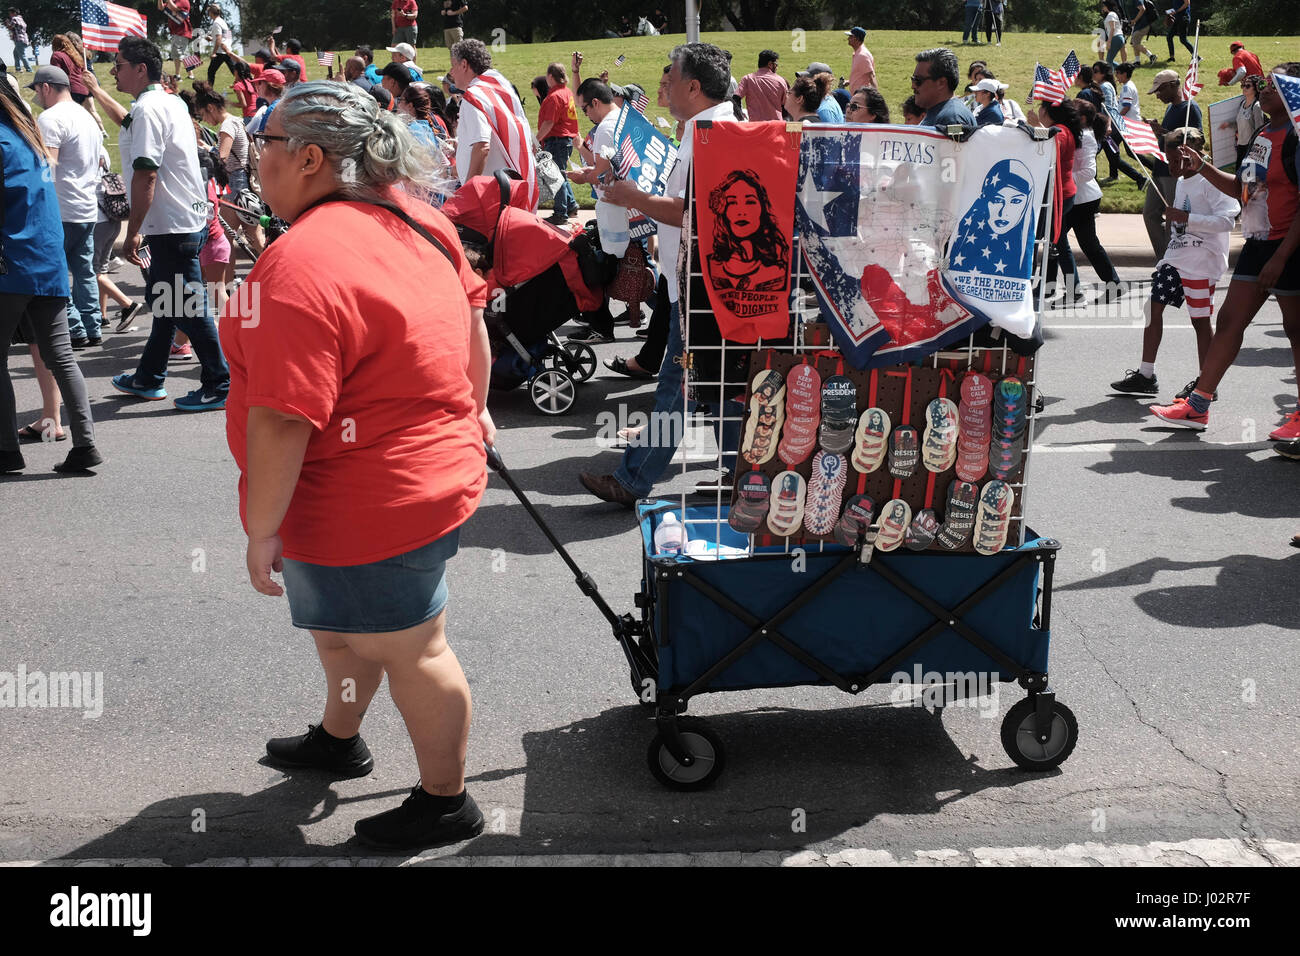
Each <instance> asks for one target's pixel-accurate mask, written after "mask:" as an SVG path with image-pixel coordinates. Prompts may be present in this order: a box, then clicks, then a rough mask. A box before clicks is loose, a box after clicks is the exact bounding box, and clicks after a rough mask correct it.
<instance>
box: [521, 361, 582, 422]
mask: <svg viewBox="0 0 1300 956" xmlns="http://www.w3.org/2000/svg"><path fill="white" fill-rule="evenodd" d="M528 397H529V398H531V399H532V400H533V405H534V406H535V407H536V408H537V410H538V411H539V412H541V413H542V414H543V415H563V414H564V413H565V412H567V411H568V410H569V409H571V408H572V407H573V403H574V401H575V400H576V399H577V397H578V390H577V386H576V385H575V384H574V381H573V377H572V376H571V375H569V373H568V372H566V371H564V369H560V368H544V369H542V370H541V371H540V372H538V373H537V374H536V375H534V376H533V378H532V380H531V381H529V383H528Z"/></svg>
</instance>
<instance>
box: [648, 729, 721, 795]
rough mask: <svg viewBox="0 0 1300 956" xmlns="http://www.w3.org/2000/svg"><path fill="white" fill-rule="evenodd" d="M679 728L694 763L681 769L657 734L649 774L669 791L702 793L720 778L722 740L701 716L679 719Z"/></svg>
mask: <svg viewBox="0 0 1300 956" xmlns="http://www.w3.org/2000/svg"><path fill="white" fill-rule="evenodd" d="M677 729H678V733H679V734H680V735H681V738H682V742H683V743H684V744H685V745H686V747H687V749H688V750H689V751H690V753H691V756H692V757H694V758H695V762H694V763H692V764H691V765H690V766H689V767H685V766H682V765H681V764H680V763H678V762H677V758H676V757H674V756H673V755H672V754H671V753H669V752H668V747H667V745H666V744H665V743H664V738H663V735H662V734H655V737H654V740H652V741H650V750H649V752H648V753H647V754H646V758H647V760H648V762H649V764H650V772H651V773H652V774H654V777H655V779H656V780H658V781H659V782H660V783H662V784H663V785H664V786H665V787H667V788H669V789H670V790H703V789H704V788H705V787H708V786H710V785H712V783H713V782H714V781H715V780H717V779H718V776H719V775H720V774H721V773H722V768H723V767H724V766H725V765H726V751H724V750H723V749H722V740H721V739H719V737H718V735H717V734H715V733H714V732H713V730H712V728H710V727H709V725H708V724H706V723H705V722H704V721H702V720H700V719H699V718H698V717H679V718H678V719H677Z"/></svg>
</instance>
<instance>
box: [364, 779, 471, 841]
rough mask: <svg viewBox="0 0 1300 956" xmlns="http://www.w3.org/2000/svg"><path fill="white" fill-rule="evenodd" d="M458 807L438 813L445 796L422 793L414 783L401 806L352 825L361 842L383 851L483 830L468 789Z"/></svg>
mask: <svg viewBox="0 0 1300 956" xmlns="http://www.w3.org/2000/svg"><path fill="white" fill-rule="evenodd" d="M463 796H464V798H465V801H464V803H462V804H461V805H460V809H458V810H452V811H451V812H448V813H439V812H438V809H437V808H438V807H441V806H445V800H446V798H445V797H434V796H430V795H429V794H427V793H425V791H424V788H423V787H421V786H420V785H419V784H418V783H417V784H416V785H415V786H414V787H412V788H411V795H410V796H409V797H407V798H406V799H405V800H403V801H402V805H401V806H399V807H394V808H393V809H391V810H386V811H384V812H383V813H380V814H376V815H375V816H373V817H366V818H365V819H364V820H358V821H357V823H356V826H355V828H354V829H355V830H356V833H357V836H358V837H360V838H361V840H362V842H364V843H369V844H370V845H371V846H378V847H383V848H384V849H387V850H420V849H426V848H428V847H435V846H446V845H447V844H449V843H459V842H461V841H462V840H468V839H470V838H471V837H476V836H478V835H479V834H480V833H482V832H483V811H482V810H480V809H479V808H478V804H477V803H475V802H474V798H473V797H471V796H470V795H469V793H468V792H465V793H464V794H463Z"/></svg>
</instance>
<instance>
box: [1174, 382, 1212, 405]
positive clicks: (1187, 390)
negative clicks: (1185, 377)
mask: <svg viewBox="0 0 1300 956" xmlns="http://www.w3.org/2000/svg"><path fill="white" fill-rule="evenodd" d="M1198 381H1200V377H1199V376H1198V377H1197V378H1194V379H1192V380H1191V381H1190V382H1188V383H1187V384H1186V385H1184V386H1183V390H1182V391H1181V392H1179V393H1178V394H1177V395H1175V396H1174V398H1184V399H1185V398H1188V397H1190V396H1191V394H1192V392H1194V391H1196V383H1197V382H1198ZM1218 400H1219V393H1218V392H1215V393H1214V397H1213V398H1212V399H1210V401H1212V402H1217V401H1218Z"/></svg>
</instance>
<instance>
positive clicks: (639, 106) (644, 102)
mask: <svg viewBox="0 0 1300 956" xmlns="http://www.w3.org/2000/svg"><path fill="white" fill-rule="evenodd" d="M649 105H650V97H648V96H646V95H645V93H644V91H643V92H640V93H637V94H636V96H634V97H633V98H632V108H633V109H634V110H636V111H637V112H638V113H640V114H641V115H642V116H644V115H645V111H646V107H648V106H649Z"/></svg>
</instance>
